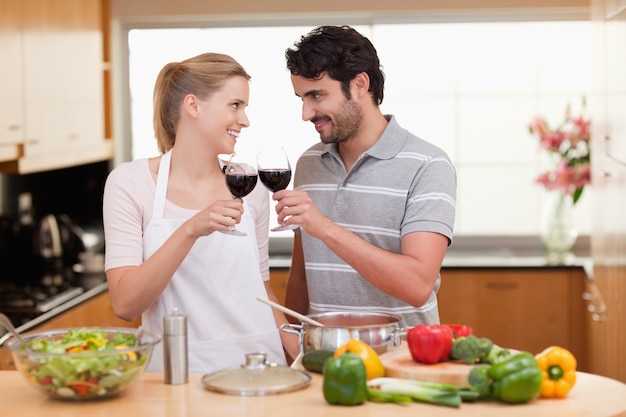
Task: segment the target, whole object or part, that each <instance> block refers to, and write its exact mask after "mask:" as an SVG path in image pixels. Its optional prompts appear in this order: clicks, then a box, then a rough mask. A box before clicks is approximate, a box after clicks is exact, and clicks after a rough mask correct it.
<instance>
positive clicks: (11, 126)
mask: <svg viewBox="0 0 626 417" xmlns="http://www.w3.org/2000/svg"><path fill="white" fill-rule="evenodd" d="M21 128H22V126H20V125H9V126H8V129H9V131H11V132H16V131H18V130H20V129H21Z"/></svg>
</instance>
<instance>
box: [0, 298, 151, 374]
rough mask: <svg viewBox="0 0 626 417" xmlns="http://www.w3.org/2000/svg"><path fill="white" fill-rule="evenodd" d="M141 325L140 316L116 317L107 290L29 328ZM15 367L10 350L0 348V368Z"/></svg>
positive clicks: (42, 329)
mask: <svg viewBox="0 0 626 417" xmlns="http://www.w3.org/2000/svg"><path fill="white" fill-rule="evenodd" d="M140 325H141V318H138V319H137V320H135V321H132V322H128V321H124V320H122V319H120V318H118V317H117V316H116V315H115V313H114V312H113V308H112V307H111V300H110V298H109V293H108V291H105V292H103V293H100V294H98V295H96V296H94V297H93V298H91V299H89V300H87V301H85V302H84V303H82V304H80V305H78V306H77V307H75V308H73V309H71V310H69V311H67V312H65V313H63V314H60V315H58V316H57V317H55V318H53V319H51V320H48V321H47V322H45V323H43V324H41V325H40V326H37V327H35V328H33V329H32V330H30V331H31V332H39V331H44V330H52V329H59V328H66V327H95V326H97V327H133V328H137V327H139V326H140ZM6 369H15V365H14V364H13V358H12V357H11V352H10V351H9V350H8V349H6V348H0V370H6Z"/></svg>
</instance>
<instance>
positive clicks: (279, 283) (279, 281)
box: [270, 268, 289, 305]
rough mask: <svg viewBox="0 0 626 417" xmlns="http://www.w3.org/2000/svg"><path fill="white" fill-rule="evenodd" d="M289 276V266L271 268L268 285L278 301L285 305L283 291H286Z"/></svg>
mask: <svg viewBox="0 0 626 417" xmlns="http://www.w3.org/2000/svg"><path fill="white" fill-rule="evenodd" d="M288 278H289V268H271V269H270V285H271V286H272V292H273V293H274V295H275V296H276V299H277V300H278V303H279V304H281V305H285V293H286V292H287V279H288Z"/></svg>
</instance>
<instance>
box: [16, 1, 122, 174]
mask: <svg viewBox="0 0 626 417" xmlns="http://www.w3.org/2000/svg"><path fill="white" fill-rule="evenodd" d="M23 5H24V6H23V21H24V24H23V62H24V83H23V85H24V101H25V112H24V113H25V146H24V157H23V158H21V159H20V161H19V168H18V171H19V172H22V173H26V172H34V171H42V170H47V169H55V168H63V167H67V166H73V165H79V164H83V163H89V162H95V161H99V160H104V159H110V158H111V157H112V144H111V141H107V140H106V139H105V137H104V136H105V134H104V75H103V74H104V72H103V65H102V59H103V52H102V50H103V38H102V37H103V35H102V20H101V17H102V9H101V7H102V4H101V2H100V1H98V0H29V1H28V2H24V3H23Z"/></svg>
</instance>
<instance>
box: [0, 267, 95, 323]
mask: <svg viewBox="0 0 626 417" xmlns="http://www.w3.org/2000/svg"><path fill="white" fill-rule="evenodd" d="M105 279H106V278H104V276H103V277H102V280H105ZM89 285H90V284H87V283H85V282H83V280H82V279H81V274H76V273H75V272H74V271H73V270H72V269H71V268H67V269H64V270H62V271H60V272H56V273H51V274H44V275H42V276H41V277H40V278H39V279H29V280H19V279H13V280H12V281H10V282H2V281H0V312H2V313H4V314H6V315H7V316H8V317H9V318H10V319H11V321H12V323H13V325H14V326H15V327H18V326H21V325H22V324H25V323H27V322H28V321H30V320H32V319H34V318H36V317H37V316H40V315H42V314H44V313H47V312H48V311H50V310H52V309H54V308H56V307H58V306H60V305H62V304H64V303H66V302H68V301H70V300H72V299H73V298H75V297H77V296H79V295H81V294H82V293H84V292H85V291H86V290H88V289H90V288H89ZM0 333H1V332H0Z"/></svg>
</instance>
